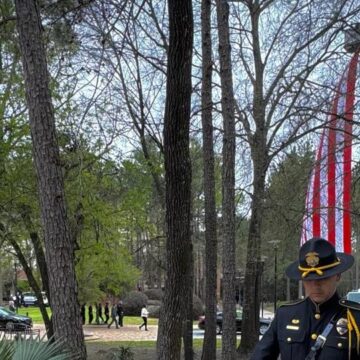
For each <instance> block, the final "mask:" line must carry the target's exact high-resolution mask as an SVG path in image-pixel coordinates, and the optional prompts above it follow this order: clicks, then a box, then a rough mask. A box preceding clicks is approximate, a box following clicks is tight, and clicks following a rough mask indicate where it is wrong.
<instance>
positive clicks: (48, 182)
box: [15, 0, 86, 359]
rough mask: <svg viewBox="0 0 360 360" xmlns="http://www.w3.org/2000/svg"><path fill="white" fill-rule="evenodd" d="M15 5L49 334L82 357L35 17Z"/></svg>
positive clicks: (25, 2) (29, 5) (32, 10)
mask: <svg viewBox="0 0 360 360" xmlns="http://www.w3.org/2000/svg"><path fill="white" fill-rule="evenodd" d="M15 7H16V15H17V28H18V32H19V41H20V51H21V55H22V64H23V70H24V77H25V91H26V100H27V105H28V109H29V120H30V129H31V137H32V142H33V154H34V163H35V167H36V173H37V178H38V187H39V198H40V208H41V219H42V224H43V228H44V240H45V250H46V253H45V256H46V263H47V267H48V274H49V281H50V297H51V306H52V311H53V315H52V320H53V325H54V334H55V338H56V339H62V341H64V343H65V346H66V347H67V348H68V349H69V350H70V351H71V353H72V354H74V355H75V354H76V355H77V357H78V359H86V348H85V343H84V335H83V331H82V323H81V316H80V306H79V302H78V299H77V283H76V278H75V266H74V244H73V241H72V237H71V233H70V227H69V223H68V219H67V214H66V204H65V194H64V180H63V174H62V168H61V164H60V156H59V148H58V145H57V141H56V135H55V118H54V110H53V106H52V102H51V95H50V88H49V74H48V70H47V63H46V53H45V48H44V44H43V40H42V34H41V32H42V26H41V19H40V15H39V12H38V7H37V3H36V1H35V0H16V1H15Z"/></svg>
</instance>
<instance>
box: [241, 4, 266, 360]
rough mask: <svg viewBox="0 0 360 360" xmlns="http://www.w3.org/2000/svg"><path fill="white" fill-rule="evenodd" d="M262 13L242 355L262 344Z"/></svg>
mask: <svg viewBox="0 0 360 360" xmlns="http://www.w3.org/2000/svg"><path fill="white" fill-rule="evenodd" d="M259 15H260V14H259V13H258V12H255V11H254V14H253V16H252V17H251V21H252V37H253V56H254V59H255V61H254V65H255V84H254V95H253V109H254V110H253V112H254V121H255V124H256V128H255V132H254V134H253V136H252V138H251V142H250V149H251V158H252V163H253V170H254V179H253V197H252V202H251V217H250V224H249V235H248V245H247V258H246V271H245V282H244V304H243V320H242V321H243V326H244V328H245V329H246V331H245V332H243V334H242V336H241V346H240V347H239V349H238V351H239V353H240V354H242V355H248V354H249V353H251V351H252V350H253V348H254V346H255V345H256V343H257V342H258V341H259V308H260V297H259V291H258V290H259V280H260V272H261V269H260V254H261V251H260V249H261V226H262V218H263V208H264V205H263V203H264V197H265V176H266V170H267V167H268V162H269V154H268V149H267V132H268V128H267V126H266V121H265V103H264V90H263V86H264V82H263V79H264V64H263V62H262V59H261V51H260V40H259V32H258V31H259Z"/></svg>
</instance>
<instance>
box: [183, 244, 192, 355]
mask: <svg viewBox="0 0 360 360" xmlns="http://www.w3.org/2000/svg"><path fill="white" fill-rule="evenodd" d="M190 256H191V260H190V264H189V270H188V272H187V276H188V280H187V283H188V285H189V286H188V288H187V293H186V297H185V304H186V318H185V322H184V332H183V342H184V359H185V360H193V358H194V348H193V290H194V258H193V251H192V250H191V254H190Z"/></svg>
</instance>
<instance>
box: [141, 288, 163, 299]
mask: <svg viewBox="0 0 360 360" xmlns="http://www.w3.org/2000/svg"><path fill="white" fill-rule="evenodd" d="M144 294H145V295H146V296H147V297H148V298H149V300H162V297H163V291H162V289H147V290H145V291H144Z"/></svg>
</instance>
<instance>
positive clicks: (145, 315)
mask: <svg viewBox="0 0 360 360" xmlns="http://www.w3.org/2000/svg"><path fill="white" fill-rule="evenodd" d="M148 316H149V312H148V309H147V308H146V305H143V307H142V309H141V317H142V319H143V323H142V324H141V325H140V326H139V329H140V330H141V328H142V327H143V326H145V331H148V328H147V318H148Z"/></svg>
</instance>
